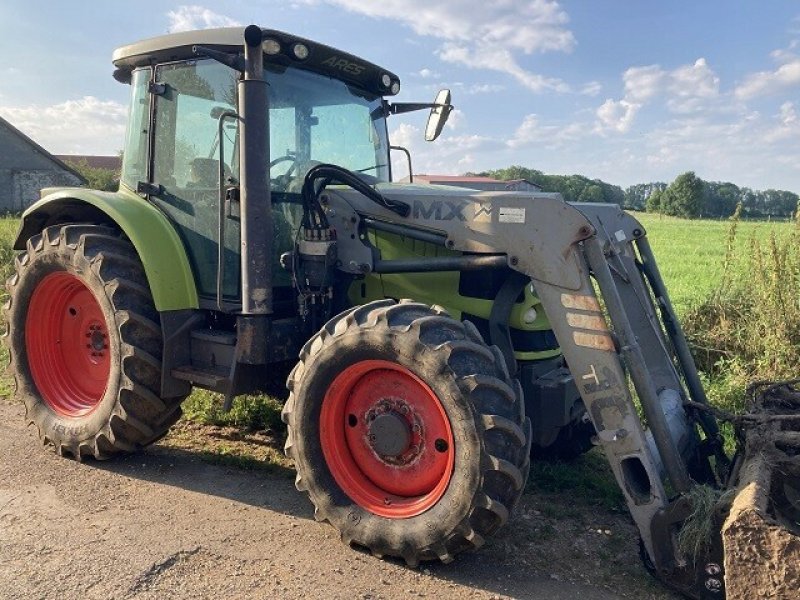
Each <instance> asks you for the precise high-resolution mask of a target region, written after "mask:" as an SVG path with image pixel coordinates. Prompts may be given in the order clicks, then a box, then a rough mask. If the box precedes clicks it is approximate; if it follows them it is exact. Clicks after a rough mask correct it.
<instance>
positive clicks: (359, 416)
mask: <svg viewBox="0 0 800 600" xmlns="http://www.w3.org/2000/svg"><path fill="white" fill-rule="evenodd" d="M287 385H288V387H289V389H290V392H291V394H290V396H289V400H288V402H287V403H286V406H285V408H284V411H283V420H284V421H285V422H286V424H287V425H288V430H289V435H288V439H287V442H286V453H287V455H288V456H289V457H290V458H292V459H293V460H294V462H295V467H296V469H297V479H296V485H297V488H298V489H299V490H301V491H306V492H308V495H309V497H310V499H311V501H312V503H313V504H314V506H315V517H316V518H317V519H318V520H321V521H328V522H329V523H330V524H331V525H333V526H334V527H335V528H336V529H338V530H339V532H340V533H341V536H342V540H343V541H345V542H346V543H352V544H355V545H359V546H362V547H366V548H368V549H369V550H370V551H371V552H372V553H373V554H375V555H378V556H384V555H387V556H398V557H402V558H403V559H404V560H405V561H406V562H407V563H408V564H410V565H416V564H417V563H418V562H419V561H421V560H433V559H437V558H438V559H440V560H442V561H444V562H449V561H451V560H452V559H453V557H454V556H455V555H456V554H458V553H459V552H461V551H464V550H468V549H471V548H477V547H479V546H480V545H481V544H482V543H483V541H484V538H485V537H486V536H488V535H491V534H492V533H494V532H495V531H496V530H497V529H498V528H499V527H500V526H501V525H503V524H504V523H505V522H506V521H507V519H508V516H509V513H510V511H511V509H512V508H513V507H514V505H515V504H516V502H517V501H518V500H519V497H520V495H521V494H522V491H523V488H524V485H525V481H526V479H527V475H528V470H529V466H530V461H529V452H530V447H529V440H530V421H529V420H528V419H527V418H526V417H525V415H524V407H523V403H522V394H521V389H520V387H519V384H518V383H517V382H516V381H514V380H513V379H512V378H511V377H510V376H509V373H508V371H507V369H506V366H505V362H504V360H503V357H502V355H501V354H500V352H499V350H498V349H497V348H495V347H492V348H490V347H488V346H487V345H486V344H485V343H484V342H483V340H482V338H481V337H480V334H479V333H478V332H477V330H476V329H475V328H474V327H473V326H472V325H471V324H469V323H461V322H459V321H457V320H455V319H452V318H451V317H449V316H448V315H447V313H445V312H444V310H442V309H440V308H437V307H429V306H426V305H423V304H417V303H413V302H410V301H402V302H400V303H399V304H398V303H395V302H394V301H391V300H382V301H378V302H372V303H370V304H367V305H364V306H360V307H357V308H354V309H351V310H349V311H347V312H345V313H342V314H341V315H339V316H337V317H335V318H334V319H332V320H331V321H329V322H328V323H327V324H326V325H325V327H324V328H323V329H322V330H321V331H320V332H319V333H317V334H316V335H315V336H314V337H313V338H312V339H311V340H310V341H309V342H308V343H307V344H306V345H305V347H304V348H303V350H302V352H301V355H300V361H299V362H298V364H297V366H296V367H295V369H294V370H293V371H292V374H291V375H290V376H289V380H288V382H287Z"/></svg>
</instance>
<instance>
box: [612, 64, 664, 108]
mask: <svg viewBox="0 0 800 600" xmlns="http://www.w3.org/2000/svg"><path fill="white" fill-rule="evenodd" d="M664 77H665V73H664V70H663V69H662V68H661V67H660V66H658V65H648V66H646V67H631V68H630V69H628V70H626V71H625V72H624V73H623V74H622V82H623V83H624V85H625V97H626V98H628V100H629V101H631V102H645V101H647V100H649V99H650V98H652V97H654V96H655V95H656V94H658V93H659V92H660V90H661V88H662V85H663V82H664Z"/></svg>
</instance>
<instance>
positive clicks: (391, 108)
mask: <svg viewBox="0 0 800 600" xmlns="http://www.w3.org/2000/svg"><path fill="white" fill-rule="evenodd" d="M444 107H449V108H450V109H451V110H452V108H453V105H452V104H436V103H435V102H424V103H420V102H396V103H394V104H392V103H390V102H387V103H386V111H387V113H388V114H391V115H399V114H402V113H407V112H414V111H415V110H425V109H428V108H444Z"/></svg>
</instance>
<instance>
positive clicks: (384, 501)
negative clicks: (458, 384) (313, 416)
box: [320, 360, 455, 518]
mask: <svg viewBox="0 0 800 600" xmlns="http://www.w3.org/2000/svg"><path fill="white" fill-rule="evenodd" d="M320 438H321V439H320V441H321V442H322V450H323V453H324V455H325V460H326V462H327V463H328V467H329V468H330V470H331V474H332V475H333V477H334V479H336V481H337V483H338V484H339V485H340V486H341V488H342V489H343V490H344V491H345V492H346V493H347V494H348V495H349V496H350V497H351V498H352V499H353V500H354V501H355V502H357V503H358V504H360V505H361V506H362V507H364V508H366V509H368V510H369V511H371V512H373V513H375V514H378V515H381V516H385V517H390V518H407V517H409V516H413V515H416V514H420V513H421V512H423V511H425V510H427V509H428V508H430V507H431V506H433V505H434V504H435V503H436V502H437V501H438V500H439V499H440V498H441V497H442V495H443V494H444V492H445V490H446V489H447V485H448V483H449V481H450V476H451V474H452V470H453V463H454V460H455V453H454V451H453V434H452V431H451V428H450V422H449V419H448V417H447V414H446V412H445V411H444V408H443V406H442V404H441V402H440V401H439V399H438V397H437V396H436V394H435V393H434V392H433V391H432V390H431V388H430V387H429V386H428V385H427V384H426V383H425V382H423V381H422V380H421V379H419V378H418V377H417V376H416V375H415V374H414V373H412V372H411V371H409V370H408V369H407V368H405V367H403V366H401V365H399V364H396V363H392V362H389V361H383V360H365V361H361V362H358V363H356V364H354V365H351V366H350V367H348V368H346V369H345V370H344V371H343V372H342V373H340V374H339V375H338V376H337V377H336V378H335V379H334V381H333V383H332V384H331V385H330V387H329V388H328V391H327V393H326V395H325V399H324V401H323V406H322V412H321V414H320Z"/></svg>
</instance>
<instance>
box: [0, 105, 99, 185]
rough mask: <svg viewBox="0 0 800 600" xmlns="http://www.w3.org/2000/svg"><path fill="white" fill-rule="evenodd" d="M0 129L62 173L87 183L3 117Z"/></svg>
mask: <svg viewBox="0 0 800 600" xmlns="http://www.w3.org/2000/svg"><path fill="white" fill-rule="evenodd" d="M0 127H2V128H4V129H7V130H8V131H10V132H11V133H12V134H14V135H15V136H16V137H18V138H19V139H20V140H22V141H23V142H24V143H25V144H27V145H28V146H30V147H31V148H33V150H34V151H35V152H36V153H38V154H41V155H42V156H43V157H44V158H46V159H47V160H49V161H50V162H52V163H54V164H55V165H56V166H57V167H59V168H60V169H63V170H64V171H69V172H70V173H71V174H72V175H74V176H75V177H77V178H78V179H79V180H80V181H82V182H83V183H87V182H86V178H85V177H84V176H83V175H81V174H80V173H78V171H76V170H75V169H73V168H72V167H70V166H69V165H68V164H67V163H65V162H64V161H62V160H61V159H59V158H58V157H56V156H54V155H52V154H50V153H49V152H48V151H47V150H45V149H44V148H43V147H42V146H40V145H39V144H37V143H36V142H34V141H33V140H32V139H31V138H29V137H28V136H27V135H25V134H24V133H22V132H21V131H20V130H19V129H17V128H16V127H14V126H13V125H12V124H11V123H9V122H8V121H6V120H5V119H4V118H3V117H0Z"/></svg>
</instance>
